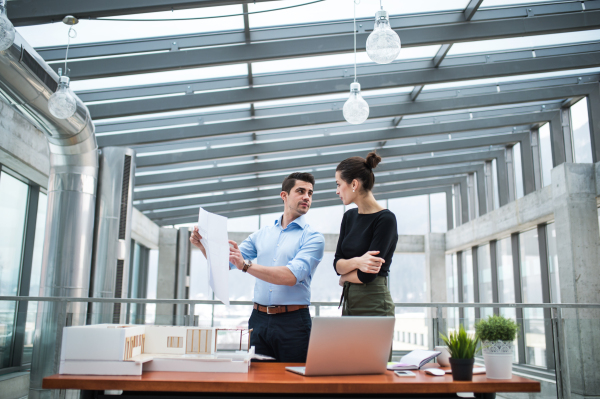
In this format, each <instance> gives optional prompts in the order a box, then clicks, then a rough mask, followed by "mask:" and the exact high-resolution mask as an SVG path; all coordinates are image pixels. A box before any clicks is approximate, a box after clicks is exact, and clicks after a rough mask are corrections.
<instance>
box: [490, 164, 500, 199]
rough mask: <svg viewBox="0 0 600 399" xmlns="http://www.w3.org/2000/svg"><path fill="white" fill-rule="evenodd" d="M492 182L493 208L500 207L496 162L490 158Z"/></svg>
mask: <svg viewBox="0 0 600 399" xmlns="http://www.w3.org/2000/svg"><path fill="white" fill-rule="evenodd" d="M492 182H493V184H494V209H498V208H500V191H499V187H498V163H497V161H496V158H494V159H492Z"/></svg>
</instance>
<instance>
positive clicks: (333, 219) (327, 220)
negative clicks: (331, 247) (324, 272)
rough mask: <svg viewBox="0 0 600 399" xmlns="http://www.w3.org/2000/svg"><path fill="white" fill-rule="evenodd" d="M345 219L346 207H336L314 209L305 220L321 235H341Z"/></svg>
mask: <svg viewBox="0 0 600 399" xmlns="http://www.w3.org/2000/svg"><path fill="white" fill-rule="evenodd" d="M340 202H341V201H340ZM343 217H344V205H335V206H325V207H322V208H312V209H310V210H309V211H308V213H307V214H306V216H305V219H306V222H307V223H308V224H309V225H310V227H312V228H313V229H315V230H316V231H318V232H319V233H322V234H339V233H340V226H341V224H342V218H343ZM321 263H323V262H321Z"/></svg>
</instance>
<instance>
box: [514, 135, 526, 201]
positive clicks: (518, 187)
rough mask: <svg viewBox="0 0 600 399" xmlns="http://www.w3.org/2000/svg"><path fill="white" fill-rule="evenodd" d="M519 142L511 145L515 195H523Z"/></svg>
mask: <svg viewBox="0 0 600 399" xmlns="http://www.w3.org/2000/svg"><path fill="white" fill-rule="evenodd" d="M521 162H522V160H521V143H517V144H515V145H514V146H513V170H514V174H515V196H516V198H517V199H518V198H521V197H523V195H524V193H523V164H522V163H521Z"/></svg>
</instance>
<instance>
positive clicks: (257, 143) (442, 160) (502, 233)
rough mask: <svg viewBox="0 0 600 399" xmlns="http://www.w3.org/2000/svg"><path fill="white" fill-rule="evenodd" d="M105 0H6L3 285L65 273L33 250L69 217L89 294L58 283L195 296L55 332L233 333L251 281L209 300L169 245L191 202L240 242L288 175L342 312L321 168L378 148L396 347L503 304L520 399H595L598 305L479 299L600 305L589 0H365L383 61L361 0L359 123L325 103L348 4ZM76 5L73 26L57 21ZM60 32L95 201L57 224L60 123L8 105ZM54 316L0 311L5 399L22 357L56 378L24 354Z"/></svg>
mask: <svg viewBox="0 0 600 399" xmlns="http://www.w3.org/2000/svg"><path fill="white" fill-rule="evenodd" d="M29 3H35V5H36V7H35V9H32V8H31V7H30V6H28V4H29ZM122 3H123V4H124V5H123V7H121V8H119V7H117V6H114V7H112V6H110V5H105V4H104V3H103V2H91V1H83V2H81V4H80V5H79V7H80V9H78V10H70V9H69V7H68V4H71V3H68V2H62V1H54V2H46V1H42V0H33V1H32V2H26V1H23V0H14V1H8V2H7V10H8V18H9V19H10V20H11V21H12V23H13V24H14V25H15V27H16V31H17V38H16V39H15V45H13V47H12V48H11V49H9V50H7V51H6V52H2V53H0V64H2V66H0V81H1V83H0V94H1V95H0V97H1V100H2V101H1V102H0V168H1V169H0V226H1V228H0V295H1V296H2V298H5V297H13V296H30V297H37V296H49V294H48V292H50V291H49V290H48V289H47V288H46V289H45V288H44V287H45V286H47V285H48V284H49V283H48V281H53V280H51V278H52V277H49V276H50V275H54V276H55V278H56V279H59V280H60V278H61V277H60V276H63V277H64V276H67V275H69V273H75V272H74V271H73V270H71V271H69V270H70V269H69V267H71V266H70V265H69V264H68V262H66V263H65V265H64V268H65V270H61V267H58V266H56V265H55V266H53V267H52V266H51V265H49V261H48V260H47V259H46V260H45V256H46V255H47V254H48V253H49V252H48V251H51V249H48V248H46V249H45V248H44V246H45V245H46V246H50V247H51V246H52V245H57V244H56V240H59V239H60V238H56V237H58V235H59V233H60V234H66V233H65V231H66V230H64V231H62V230H57V229H58V228H56V229H55V228H54V227H52V225H49V224H53V225H60V224H61V223H63V222H64V223H67V224H68V223H70V221H72V220H80V221H82V220H83V221H85V220H88V222H90V221H91V222H90V223H88V224H87V225H86V226H87V227H88V230H89V231H92V229H93V231H94V233H93V236H92V235H89V238H88V241H89V242H90V243H91V242H92V241H93V245H92V244H89V243H88V244H86V243H85V242H84V241H85V240H84V239H82V240H81V242H80V241H78V240H79V239H80V238H79V237H77V236H69V237H67V238H66V239H68V240H72V241H73V244H72V245H73V246H75V247H78V246H79V248H86V249H89V251H88V252H86V253H87V255H86V254H84V255H81V256H82V257H83V258H85V257H86V256H87V258H86V259H87V260H85V261H84V262H83V263H82V264H81V265H82V266H81V265H80V266H78V267H81V270H85V272H84V273H83V274H86V273H87V280H85V281H86V282H87V286H86V287H84V289H83V290H81V291H80V292H78V293H74V292H68V290H63V291H60V292H62V293H63V294H61V295H62V296H73V297H78V296H79V297H93V298H133V299H157V298H158V299H190V300H201V301H204V302H202V303H197V304H195V305H194V306H190V305H180V304H178V305H175V306H174V305H173V304H161V303H158V304H156V303H137V304H136V303H129V304H123V305H121V304H112V303H108V304H107V303H101V304H91V305H89V307H87V308H85V309H84V310H81V309H80V308H78V309H79V310H77V309H76V310H73V311H71V313H70V314H71V315H75V316H73V319H72V320H71V319H68V318H67V324H68V323H88V324H89V323H99V322H104V323H106V322H108V323H111V322H121V323H135V324H144V323H146V324H183V323H188V322H191V323H197V324H198V325H201V326H220V327H240V326H247V320H248V317H249V315H250V313H251V305H250V301H252V294H253V287H254V281H253V277H252V276H250V275H246V274H242V273H241V272H236V271H234V272H232V273H230V276H229V278H230V299H231V300H233V301H242V302H240V303H239V304H234V305H232V306H231V307H225V306H224V305H222V304H220V302H219V301H214V297H213V294H212V292H211V290H210V288H209V284H208V281H207V264H206V261H205V259H204V257H203V256H202V254H201V253H200V251H198V250H197V249H196V248H193V247H190V245H189V241H188V238H189V234H190V230H191V228H192V226H193V225H194V224H195V222H196V221H197V218H198V207H199V206H202V207H204V208H205V209H206V210H208V211H211V212H215V213H218V214H221V215H224V216H227V217H228V218H229V219H228V230H229V232H230V238H231V239H234V240H236V241H238V242H240V241H242V240H243V239H245V238H246V237H247V236H248V234H250V233H251V232H253V231H256V230H257V229H259V228H261V227H262V226H265V225H267V224H271V223H274V221H275V219H276V218H277V217H278V216H279V215H280V214H281V209H282V204H281V200H280V199H279V192H280V185H281V181H282V180H283V178H284V177H285V176H286V175H288V174H289V173H291V172H294V171H307V172H311V173H313V174H314V175H315V177H316V180H317V182H316V185H315V194H314V198H313V205H312V208H311V209H310V211H309V212H308V214H307V215H306V218H307V221H308V223H309V224H310V225H311V226H312V227H313V228H315V229H316V230H318V231H320V232H322V233H323V234H324V235H325V236H326V249H325V256H324V258H323V261H322V262H321V264H320V265H319V266H318V268H317V271H316V274H315V276H314V278H313V281H312V302H313V303H314V304H313V306H311V308H310V310H311V314H312V315H313V316H315V315H321V316H339V315H340V314H341V310H339V309H338V302H339V298H340V295H341V287H340V286H339V285H338V276H336V274H335V272H334V269H333V254H334V251H335V245H336V243H337V234H338V232H339V226H340V223H341V220H342V216H343V213H344V212H345V211H346V210H347V209H349V207H344V206H343V205H342V204H341V202H340V200H339V198H338V197H337V196H336V194H335V190H336V187H335V180H334V172H335V167H336V165H337V163H338V162H340V161H341V160H343V159H345V158H347V157H350V156H357V155H358V156H366V154H367V153H368V152H369V151H371V150H376V151H377V152H378V153H379V154H380V155H381V156H382V157H383V162H382V163H381V165H380V166H379V167H378V168H377V169H376V170H375V176H376V185H375V189H374V194H375V197H376V198H377V199H378V200H379V201H380V203H381V204H382V206H384V207H386V208H388V209H390V210H391V211H393V212H394V214H395V215H396V218H397V221H398V234H399V242H398V246H397V250H396V253H395V254H394V258H393V266H392V268H391V272H390V278H389V286H390V290H391V293H392V297H393V299H394V302H396V317H397V321H396V331H395V335H394V344H393V349H394V351H395V352H394V354H395V356H399V355H400V354H402V353H405V352H406V351H409V350H412V349H418V348H432V347H433V345H434V343H436V342H437V335H438V333H439V332H444V333H445V332H448V331H452V330H455V329H457V328H458V325H459V324H460V323H462V324H463V325H464V326H465V328H467V330H469V331H474V324H475V322H476V321H477V320H478V319H480V318H484V317H487V316H489V315H492V314H502V315H504V316H507V317H510V318H513V319H515V320H517V321H518V322H519V324H521V326H522V328H521V332H520V335H519V337H518V338H517V342H516V344H517V348H518V350H517V351H516V353H515V359H514V370H515V372H516V373H520V374H521V375H525V376H529V377H531V378H534V379H537V380H539V381H542V392H541V393H540V394H535V395H533V396H535V397H550V398H566V397H578V398H579V397H598V396H600V371H599V370H600V360H599V359H600V343H599V342H600V339H599V337H600V335H599V333H598V331H599V330H598V327H600V311H599V309H598V307H599V306H597V307H595V308H594V307H588V308H577V307H573V308H561V307H556V308H554V309H551V308H550V307H543V306H538V307H515V306H513V307H501V306H494V304H532V305H534V304H538V305H539V304H557V305H560V304H599V303H600V293H599V290H598V287H600V273H599V272H600V270H599V268H600V265H599V261H598V259H599V255H600V229H599V227H598V226H599V223H600V209H599V208H598V206H599V204H600V163H599V162H600V1H563V0H556V1H549V0H545V1H531V0H530V1H524V0H445V1H441V0H432V1H421V2H409V1H404V0H401V1H400V0H384V1H383V7H384V9H385V10H387V11H388V12H389V14H390V23H391V26H392V28H394V29H395V30H396V32H397V33H398V34H399V36H400V38H401V40H402V51H401V53H400V56H399V57H398V59H397V60H396V61H394V62H393V63H391V64H388V65H379V64H375V63H374V62H372V61H371V60H370V59H369V58H368V57H367V54H366V52H365V40H366V37H367V36H368V34H369V33H370V31H371V30H372V29H373V16H374V13H375V12H376V11H377V10H378V9H379V3H380V2H379V1H378V0H361V1H360V3H359V4H357V5H356V26H357V28H356V29H357V54H356V60H357V61H356V62H357V75H358V82H359V83H361V85H362V94H363V97H364V98H365V100H366V101H367V102H368V104H369V106H370V116H369V119H368V120H367V121H366V122H365V123H363V124H360V125H351V124H349V123H347V122H345V121H344V118H343V116H342V110H341V109H342V106H343V104H344V102H345V101H346V99H347V98H348V87H349V84H350V83H351V82H352V80H353V74H354V65H353V62H354V59H355V58H354V52H353V29H354V28H353V26H354V25H353V6H354V4H353V1H352V0H325V1H320V2H309V1H303V0H282V1H257V2H244V1H239V2H233V1H219V0H215V1H202V0H198V1H196V2H195V3H194V4H193V7H192V8H189V7H191V6H190V5H189V4H190V3H191V2H189V1H187V2H186V1H177V0H172V1H168V2H165V5H160V6H157V5H152V4H145V3H146V2H145V1H143V0H142V1H140V0H136V1H133V0H123V1H122ZM166 3H168V4H166ZM208 3H210V4H208ZM232 3H238V4H232ZM307 3H310V4H307ZM290 6H298V7H294V8H286V7H290ZM280 8H284V9H280ZM123 9H127V10H129V13H124V12H123V11H121V10H123ZM276 9H280V10H276ZM262 11H268V12H262ZM76 13H79V14H77V15H76V16H78V17H79V18H80V22H79V24H77V25H75V26H74V29H75V30H76V31H77V35H76V37H72V38H69V36H68V34H67V32H68V30H69V27H68V26H67V25H65V24H63V23H61V22H60V21H61V20H62V18H63V16H65V15H69V14H76ZM182 18H184V19H185V18H188V19H190V20H178V19H182ZM136 20H137V21H136ZM159 20H160V21H159ZM71 36H73V35H71ZM68 43H69V52H68V62H69V64H68V68H69V69H70V77H71V89H72V90H73V91H74V92H75V94H76V95H77V96H78V97H79V99H80V103H79V104H80V107H79V108H78V111H77V112H78V113H82V115H86V112H88V111H89V115H90V117H91V120H92V121H93V124H94V126H95V133H94V134H92V136H93V137H95V138H94V139H93V140H95V141H96V142H97V147H98V149H99V152H98V153H97V157H98V160H99V161H98V162H99V164H100V169H99V171H98V172H97V173H98V177H97V179H96V180H97V189H95V194H94V195H95V199H94V200H93V201H92V202H91V204H92V205H91V208H94V204H95V213H94V209H87V210H83V209H78V208H77V207H73V208H71V209H70V210H69V211H68V212H66V213H62V214H59V213H53V211H54V210H55V209H58V208H56V207H57V206H58V205H57V204H56V202H57V201H58V200H56V201H49V197H51V196H52V193H53V192H57V190H60V188H57V186H56V185H49V177H51V175H52V174H53V173H54V172H53V171H52V169H51V165H53V163H52V162H55V161H56V159H58V158H59V156H58V155H56V154H58V153H59V152H55V150H54V149H53V148H57V147H58V146H59V145H57V144H56V143H55V142H54V144H52V143H53V142H51V145H53V146H54V147H50V149H49V146H48V142H49V140H50V139H49V138H48V137H52V136H51V133H49V132H51V131H52V129H53V127H52V126H54V125H57V126H59V127H60V123H59V122H57V121H56V120H53V119H52V116H51V115H50V114H49V113H48V112H47V110H46V111H45V112H44V110H41V111H40V110H39V109H34V108H35V107H34V106H30V105H28V102H27V101H23V100H22V99H23V98H24V97H23V96H21V95H20V93H19V92H18V90H17V89H18V87H17V88H15V87H16V86H17V84H16V83H15V82H14V81H12V80H11V78H10V77H11V76H13V75H11V74H10V73H9V68H19V67H21V68H22V71H20V72H19V73H21V74H22V75H23V76H26V75H27V74H29V75H27V76H28V79H29V80H30V81H31V82H35V84H36V85H38V86H40V87H41V89H39V90H40V91H41V92H43V93H49V94H52V92H53V90H51V89H53V88H54V89H55V88H56V82H57V75H56V72H57V70H58V68H62V67H64V65H65V53H66V49H67V48H66V46H67V44H68ZM16 44H18V49H17V50H15V48H16V47H17V46H16ZM14 51H17V52H16V53H15V54H17V56H16V57H17V58H16V59H17V60H18V62H16V63H13V64H10V63H9V62H7V59H8V57H9V55H11V54H12V53H10V52H14ZM8 53H10V54H8ZM23 54H27V56H28V57H29V59H30V61H28V63H26V62H25V61H27V60H28V58H27V57H25V56H24V55H23ZM11 56H14V55H11ZM24 60H25V61H24ZM14 64H18V66H17V67H15V66H14ZM34 64H35V65H36V67H32V65H34ZM11 65H12V66H11ZM23 65H24V66H23ZM40 71H41V72H40ZM45 77H48V79H50V80H52V81H53V82H54V83H53V84H52V83H48V79H46V80H44V79H45ZM45 101H46V102H47V96H46V99H45ZM32 109H33V110H32ZM82 110H83V111H82ZM40 115H41V116H40ZM78 115H79V114H78ZM48 126H50V127H48ZM61 145H64V146H68V144H64V143H63V144H61ZM53 158H54V160H53ZM51 181H52V179H51ZM94 184H96V183H94ZM101 204H102V206H100V205H101ZM106 204H111V205H106ZM123 204H125V205H123ZM53 207H54V208H53ZM111 209H112V210H113V211H115V213H114V214H109V213H110V212H111ZM90 212H91V213H90ZM102 212H108V213H107V214H106V215H105V214H103V213H102ZM84 214H85V216H84ZM90 215H91V216H90ZM85 218H87V219H85ZM90 218H91V219H90ZM111 218H112V219H114V220H117V221H118V223H117V222H115V223H112V224H110V223H109V222H106V220H109V219H111ZM82 223H83V222H82ZM101 226H104V227H101ZM106 226H108V227H106ZM49 233H52V240H51V239H50V238H49ZM88 233H89V232H88ZM92 246H93V248H92ZM102 251H105V252H106V253H108V255H106V256H101V255H99V254H100V253H102ZM82 252H83V251H82ZM74 264H75V263H74ZM72 267H73V268H75V267H76V266H72ZM53 273H54V274H53ZM60 273H63V274H60ZM150 302H151V301H150ZM415 303H417V304H425V303H475V304H478V303H480V304H486V305H488V304H489V306H485V307H464V308H463V307H456V306H448V305H446V306H440V307H439V309H440V310H438V308H437V307H435V306H432V307H427V306H422V307H419V306H414V305H412V306H411V305H410V304H415ZM51 306H55V305H52V303H47V304H45V305H44V304H38V303H37V302H36V301H30V302H27V301H21V302H18V301H16V300H14V298H13V299H6V298H5V299H1V300H0V387H2V386H3V384H4V387H5V388H0V391H4V392H8V393H7V395H12V396H11V398H12V397H14V398H20V397H23V396H25V395H28V394H29V393H28V389H29V384H30V383H31V384H32V385H31V386H32V387H33V386H34V384H36V382H35V381H34V379H35V378H38V380H39V376H38V377H36V376H35V375H34V371H33V370H34V368H35V367H41V368H43V369H44V370H48V369H49V368H48V367H50V368H51V366H48V365H47V364H41V363H43V362H44V361H45V360H43V359H41V360H40V359H38V360H36V359H35V355H34V352H35V350H36V344H38V341H36V339H35V338H36V328H37V329H38V334H42V335H41V336H42V337H43V334H44V333H43V331H44V328H46V324H44V323H50V321H49V320H48V319H47V318H44V317H43V315H42V314H40V312H47V313H48V315H49V314H53V313H52V312H53V311H55V309H54V308H51ZM86 306H87V305H86ZM53 309H54V310H53ZM77 312H80V313H82V314H84V316H83V317H81V318H79V319H78V318H77ZM67 313H69V312H67ZM190 315H191V316H196V317H191V318H190ZM190 320H191V321H190ZM36 322H37V327H36ZM40 331H41V332H40ZM561 331H562V332H563V334H562V335H561ZM39 336H40V335H38V337H39ZM38 339H43V338H38ZM52 342H54V341H52ZM46 344H48V342H46ZM561 351H564V353H563V352H561ZM561 353H562V355H561ZM590 353H591V354H592V355H591V356H590ZM36 362H38V363H36ZM46 362H47V361H46ZM30 369H31V370H32V371H31V382H30V374H29V370H30ZM37 383H39V381H37ZM11 389H13V390H14V394H13V393H11V392H13V391H11ZM30 396H31V397H34V396H35V395H31V394H30ZM508 396H511V395H508ZM512 396H514V397H516V396H518V395H512Z"/></svg>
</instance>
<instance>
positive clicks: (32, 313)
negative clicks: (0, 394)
mask: <svg viewBox="0 0 600 399" xmlns="http://www.w3.org/2000/svg"><path fill="white" fill-rule="evenodd" d="M47 208H48V196H47V195H46V194H44V193H40V195H39V199H38V210H37V216H36V222H35V238H34V243H33V257H32V260H31V280H30V283H29V296H39V295H40V284H41V281H40V278H41V272H42V253H43V249H44V235H45V232H46V210H47ZM37 306H38V303H37V302H29V304H28V305H27V320H26V321H25V340H24V342H23V357H22V364H28V363H31V352H32V350H33V335H34V334H35V319H36V316H37Z"/></svg>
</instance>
